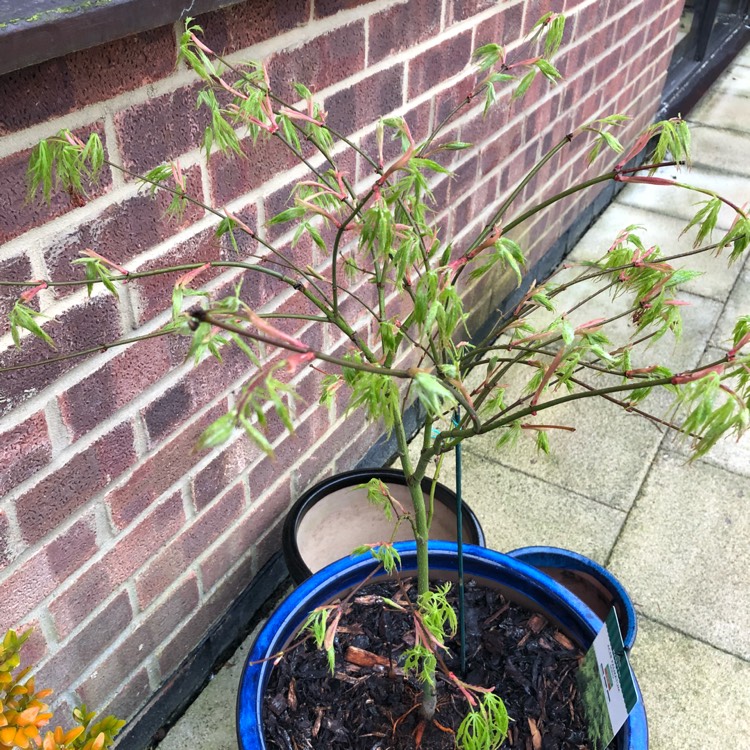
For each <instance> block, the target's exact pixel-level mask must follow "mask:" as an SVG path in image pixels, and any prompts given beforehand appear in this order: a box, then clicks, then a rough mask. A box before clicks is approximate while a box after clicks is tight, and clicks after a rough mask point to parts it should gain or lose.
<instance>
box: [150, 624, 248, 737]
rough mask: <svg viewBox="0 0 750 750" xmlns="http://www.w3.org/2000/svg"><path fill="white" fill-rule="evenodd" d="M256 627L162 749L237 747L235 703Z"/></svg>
mask: <svg viewBox="0 0 750 750" xmlns="http://www.w3.org/2000/svg"><path fill="white" fill-rule="evenodd" d="M259 629H260V626H258V628H256V629H255V630H254V631H253V632H252V633H251V634H250V635H249V636H248V637H247V638H246V639H245V641H244V642H243V644H242V645H241V646H240V647H239V648H238V649H237V651H235V653H234V654H233V655H232V658H231V659H230V660H229V661H228V662H227V663H226V664H225V665H224V667H222V668H221V669H220V670H219V671H218V672H217V673H216V675H215V676H214V678H213V679H212V680H211V682H209V683H208V685H206V687H205V688H204V689H203V691H202V692H201V694H200V695H199V696H198V697H197V698H196V699H195V701H194V702H193V703H192V704H191V706H190V708H189V709H188V710H187V712H186V713H185V714H184V715H183V716H182V717H181V718H180V720H179V721H178V722H177V723H176V724H175V725H174V727H172V729H170V730H169V732H168V733H167V736H166V737H165V738H164V739H163V740H162V741H161V742H160V743H159V750H186V749H187V748H191V749H192V750H237V747H238V745H237V732H236V730H235V706H236V704H237V691H238V688H239V684H240V676H241V674H242V668H243V667H244V666H245V659H246V658H247V655H248V653H249V652H250V648H251V647H252V644H253V641H254V640H255V635H256V633H257V631H258V630H259Z"/></svg>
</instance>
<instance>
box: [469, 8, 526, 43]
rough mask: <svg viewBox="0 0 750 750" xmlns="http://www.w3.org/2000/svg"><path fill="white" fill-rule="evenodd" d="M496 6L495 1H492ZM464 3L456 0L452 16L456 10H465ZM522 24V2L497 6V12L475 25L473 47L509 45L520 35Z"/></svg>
mask: <svg viewBox="0 0 750 750" xmlns="http://www.w3.org/2000/svg"><path fill="white" fill-rule="evenodd" d="M455 4H456V3H454V5H455ZM494 5H496V6H497V3H494ZM467 9H468V8H467V6H466V4H465V3H463V2H460V1H458V2H457V7H456V8H455V9H454V18H455V13H456V11H465V10H467ZM522 25H523V2H516V3H515V4H514V5H511V6H506V5H505V3H503V4H502V7H498V9H497V12H496V13H495V14H494V15H493V16H491V17H490V18H488V19H487V20H486V21H483V22H482V23H481V24H479V25H478V26H477V27H476V35H475V38H474V49H477V48H478V47H482V46H483V45H485V44H490V43H493V44H501V45H504V46H506V45H510V44H512V43H513V42H515V41H516V40H517V39H519V38H520V37H521V27H522Z"/></svg>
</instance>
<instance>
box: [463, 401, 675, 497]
mask: <svg viewBox="0 0 750 750" xmlns="http://www.w3.org/2000/svg"><path fill="white" fill-rule="evenodd" d="M538 421H539V422H540V423H544V424H556V425H565V426H569V427H574V428H575V430H576V431H575V432H563V431H562V430H560V431H558V430H553V431H551V432H550V436H549V437H550V444H551V448H552V451H551V454H550V455H544V454H543V453H539V452H538V451H536V449H535V447H534V437H535V436H534V435H533V433H532V431H530V430H527V431H524V433H523V434H522V435H521V436H520V439H519V441H518V443H517V444H516V445H515V446H512V447H507V446H506V447H503V448H502V449H499V448H497V445H496V444H497V439H498V437H499V436H498V435H497V434H494V435H493V434H488V435H480V436H477V437H474V438H472V439H471V440H470V441H468V450H470V451H471V452H472V453H475V454H477V455H480V456H482V457H484V458H486V459H488V460H492V461H495V462H497V463H499V464H501V465H503V466H505V467H507V468H510V469H517V470H519V471H521V472H524V473H526V474H529V475H532V476H536V477H538V478H539V479H542V480H544V481H547V482H550V483H552V484H555V485H557V486H558V487H562V488H563V489H566V490H570V491H572V492H575V493H577V494H580V495H584V496H585V497H587V498H589V499H591V500H596V501H597V502H600V503H603V504H604V505H608V506H610V507H612V508H618V509H619V510H628V509H629V508H630V506H631V505H632V503H633V501H634V500H635V497H636V495H637V493H638V490H639V488H640V486H641V483H642V482H643V480H644V478H645V476H646V472H647V471H648V466H649V463H650V462H651V460H652V459H653V457H654V456H655V455H656V451H657V449H658V447H659V443H660V442H661V439H662V435H661V433H660V432H659V431H658V430H657V429H656V428H655V427H654V426H653V425H652V424H650V423H648V422H646V421H645V420H644V419H643V418H642V417H639V416H636V415H634V414H628V413H627V412H625V411H624V410H623V409H622V408H621V407H619V406H616V405H614V404H610V403H608V402H606V401H602V400H598V399H597V400H594V399H591V400H590V401H589V403H588V405H587V406H586V408H585V409H581V408H580V404H578V403H576V402H569V403H566V404H563V405H561V406H560V407H559V408H556V409H555V412H554V415H552V412H551V410H550V415H549V416H548V415H545V417H544V420H543V421H542V419H541V418H540V419H538ZM625 446H627V447H625Z"/></svg>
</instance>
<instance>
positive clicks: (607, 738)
mask: <svg viewBox="0 0 750 750" xmlns="http://www.w3.org/2000/svg"><path fill="white" fill-rule="evenodd" d="M578 689H579V692H580V694H581V698H582V700H583V707H584V712H585V715H586V722H587V724H588V733H589V740H590V742H591V747H592V749H593V750H604V748H606V747H607V745H609V743H610V742H611V741H612V740H613V739H614V736H615V735H616V734H617V732H618V731H619V730H620V727H622V725H623V724H624V723H625V721H626V720H627V718H628V716H629V715H630V712H631V711H632V710H633V708H635V704H636V703H637V702H638V696H637V694H636V691H635V682H634V680H633V673H632V671H631V670H630V662H628V656H627V654H626V653H625V646H624V645H623V643H622V635H621V633H620V625H619V623H618V621H617V613H616V612H615V610H614V609H612V611H611V612H610V613H609V615H607V619H606V620H605V621H604V625H603V626H602V629H601V630H600V631H599V633H598V634H597V636H596V638H594V642H593V643H592V644H591V648H589V650H588V651H587V652H586V656H585V657H584V659H583V662H582V664H581V668H580V669H579V670H578Z"/></svg>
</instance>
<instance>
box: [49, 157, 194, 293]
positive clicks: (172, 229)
mask: <svg viewBox="0 0 750 750" xmlns="http://www.w3.org/2000/svg"><path fill="white" fill-rule="evenodd" d="M184 174H185V179H186V186H187V192H188V193H189V194H190V195H191V196H194V197H195V198H197V199H198V200H203V191H202V188H201V178H200V168H199V167H191V168H190V169H187V170H185V173H184ZM170 200H171V198H170V196H169V195H168V194H167V193H165V192H163V191H159V192H157V194H156V195H155V196H154V197H152V196H151V195H148V194H146V193H143V192H141V193H139V194H138V195H135V196H133V197H132V198H128V199H127V200H125V201H123V202H122V203H116V204H113V205H110V206H107V208H105V209H104V210H103V211H102V212H101V213H100V214H99V215H98V216H97V217H96V218H94V219H92V220H90V221H88V222H86V223H85V224H83V225H81V226H79V227H78V228H77V229H75V230H74V231H73V232H71V233H70V234H68V235H67V236H66V237H63V238H60V239H58V240H57V241H56V242H55V243H54V244H53V245H51V246H50V247H49V248H48V249H47V250H46V251H45V260H46V264H47V267H48V268H49V270H50V276H51V277H52V278H54V279H55V280H56V281H68V280H70V281H73V280H76V279H80V280H82V279H84V278H85V273H84V269H83V268H81V266H80V265H73V263H72V261H74V260H76V259H78V258H80V257H81V253H82V252H83V251H84V250H88V249H91V250H95V251H96V252H97V253H99V254H100V255H103V256H104V257H105V258H107V259H109V260H112V261H114V262H115V263H118V264H120V265H121V266H125V267H128V266H129V261H131V260H132V259H133V258H135V257H136V256H138V255H140V254H141V253H142V252H144V251H146V250H149V249H150V248H151V247H153V246H154V245H156V244H158V243H159V242H162V241H163V240H166V239H167V238H169V237H172V236H173V235H174V234H176V233H177V232H179V231H180V230H181V229H185V228H186V227H188V226H190V225H191V224H192V223H193V222H195V221H197V220H198V219H200V218H201V217H202V216H203V209H201V208H197V207H195V206H194V205H192V204H189V205H188V207H187V209H186V210H185V213H184V214H183V215H182V216H181V217H179V216H175V217H170V216H168V215H167V213H166V210H167V207H168V206H169V202H170ZM129 270H133V269H132V266H131V268H130V269H129ZM139 270H140V269H139ZM140 282H141V280H140V279H138V280H136V281H135V282H133V283H136V284H139V283H140ZM75 289H76V287H72V288H71V287H60V288H59V289H56V290H55V291H56V293H57V294H60V295H63V294H68V293H70V292H71V291H74V290H75Z"/></svg>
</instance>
